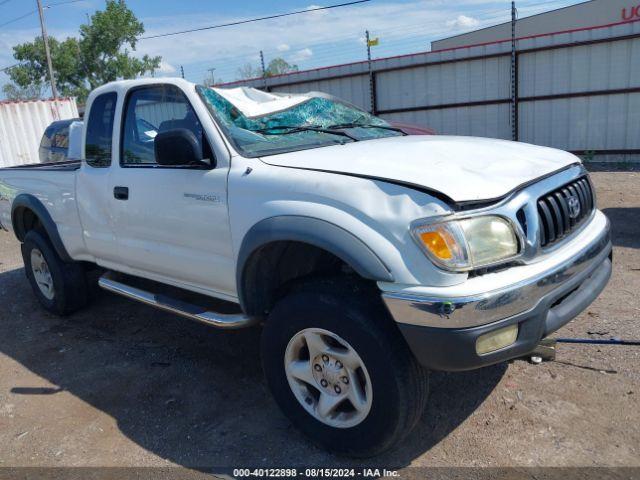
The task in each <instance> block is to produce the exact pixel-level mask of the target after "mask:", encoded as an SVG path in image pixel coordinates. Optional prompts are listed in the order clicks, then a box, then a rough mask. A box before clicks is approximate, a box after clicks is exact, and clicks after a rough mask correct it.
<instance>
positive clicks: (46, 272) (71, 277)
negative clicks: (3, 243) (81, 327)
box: [22, 230, 88, 316]
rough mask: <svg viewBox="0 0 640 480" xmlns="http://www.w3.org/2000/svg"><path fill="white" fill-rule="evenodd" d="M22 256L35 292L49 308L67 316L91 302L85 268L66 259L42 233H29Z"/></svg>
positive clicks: (43, 304) (39, 299) (44, 305)
mask: <svg viewBox="0 0 640 480" xmlns="http://www.w3.org/2000/svg"><path fill="white" fill-rule="evenodd" d="M22 259H23V261H24V269H25V273H26V275H27V278H28V279H29V283H30V284H31V288H32V289H33V293H34V294H35V296H36V297H37V298H38V301H39V302H40V304H41V305H42V306H43V307H44V309H45V310H47V311H49V312H51V313H54V314H56V315H61V316H64V315H69V314H71V313H73V312H75V311H77V310H79V309H80V308H82V307H84V306H85V305H86V304H87V301H88V289H87V280H86V278H85V272H84V268H83V267H82V265H80V264H79V263H75V262H74V263H65V262H64V261H62V260H61V259H60V257H59V256H58V254H57V253H56V251H55V250H54V249H53V247H52V246H51V243H50V242H49V239H48V238H46V237H45V236H44V235H43V234H42V233H40V232H37V231H35V230H31V231H29V232H27V234H26V236H25V238H24V242H23V243H22ZM43 262H44V263H43ZM36 275H38V279H36Z"/></svg>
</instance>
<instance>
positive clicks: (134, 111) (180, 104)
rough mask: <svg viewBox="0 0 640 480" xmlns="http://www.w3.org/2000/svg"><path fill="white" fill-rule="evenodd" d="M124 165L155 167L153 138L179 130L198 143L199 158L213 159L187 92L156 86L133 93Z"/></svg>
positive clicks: (125, 128) (127, 108)
mask: <svg viewBox="0 0 640 480" xmlns="http://www.w3.org/2000/svg"><path fill="white" fill-rule="evenodd" d="M124 115H125V116H124V126H123V139H122V155H121V160H120V162H121V164H122V165H125V166H138V165H147V166H148V165H156V157H155V146H154V139H155V138H156V135H158V134H159V133H163V132H166V131H169V130H174V129H178V128H184V129H187V130H190V131H191V132H192V133H193V134H194V135H195V137H196V139H197V141H198V148H199V149H200V152H199V153H200V155H201V157H200V158H203V159H208V160H209V163H211V159H212V158H213V156H212V154H211V147H210V146H209V142H208V141H207V139H206V137H205V134H204V130H203V129H202V125H201V124H200V121H199V120H198V117H197V116H196V113H195V112H194V111H193V108H192V107H191V104H190V103H189V100H188V99H187V97H186V96H185V95H184V93H183V92H182V91H181V90H180V89H179V88H178V87H175V86H173V85H154V86H151V87H143V88H138V89H135V90H133V91H132V92H131V93H130V94H129V96H128V97H127V101H126V105H125V114H124Z"/></svg>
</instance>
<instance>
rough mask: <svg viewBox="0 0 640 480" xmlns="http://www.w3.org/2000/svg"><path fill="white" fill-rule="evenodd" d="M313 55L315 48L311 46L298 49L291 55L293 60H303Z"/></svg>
mask: <svg viewBox="0 0 640 480" xmlns="http://www.w3.org/2000/svg"><path fill="white" fill-rule="evenodd" d="M311 57H313V50H311V49H310V48H303V49H302V50H298V51H297V52H295V53H294V54H293V55H291V61H293V62H303V61H305V60H308V59H310V58H311Z"/></svg>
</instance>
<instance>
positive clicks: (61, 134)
mask: <svg viewBox="0 0 640 480" xmlns="http://www.w3.org/2000/svg"><path fill="white" fill-rule="evenodd" d="M51 146H52V147H58V148H69V125H65V126H64V127H62V128H60V129H59V130H58V131H57V132H55V134H54V135H53V138H52V139H51Z"/></svg>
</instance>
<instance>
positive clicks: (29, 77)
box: [5, 0, 161, 103]
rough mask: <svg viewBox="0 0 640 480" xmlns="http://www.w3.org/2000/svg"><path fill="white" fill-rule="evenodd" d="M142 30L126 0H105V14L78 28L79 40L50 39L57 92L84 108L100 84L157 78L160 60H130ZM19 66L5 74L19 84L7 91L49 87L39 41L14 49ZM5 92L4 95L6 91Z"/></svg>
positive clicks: (93, 17) (94, 16)
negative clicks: (86, 100) (121, 80)
mask: <svg viewBox="0 0 640 480" xmlns="http://www.w3.org/2000/svg"><path fill="white" fill-rule="evenodd" d="M143 33H144V25H143V24H142V23H141V22H140V21H138V19H137V18H136V16H135V15H134V13H133V12H132V11H131V10H130V9H129V8H128V7H127V6H126V4H125V2H124V0H107V2H106V7H105V9H104V11H96V12H95V13H94V14H93V15H92V16H91V19H90V20H89V23H87V24H83V25H81V26H80V38H67V39H66V40H64V41H63V42H60V41H58V40H56V39H55V38H53V37H49V47H50V50H51V59H52V63H53V70H54V74H55V78H56V84H57V86H58V90H59V91H60V93H61V94H62V95H64V96H75V97H78V100H79V101H80V102H81V103H82V102H84V101H85V99H86V97H87V95H88V93H89V92H90V91H91V90H92V89H94V88H96V87H99V86H100V85H103V84H105V83H107V82H111V81H114V80H118V79H124V78H135V77H137V76H140V75H144V74H146V73H153V72H154V71H155V70H156V69H157V68H158V67H159V66H160V61H161V57H149V56H148V55H144V56H143V57H142V58H136V57H133V56H131V54H130V50H131V51H135V49H136V44H137V39H138V37H139V36H140V35H142V34H143ZM13 56H14V57H15V59H16V60H18V62H20V64H19V65H17V66H15V67H13V68H10V69H9V70H8V71H7V73H8V74H9V77H10V78H11V80H12V81H13V83H14V84H15V85H13V86H9V87H5V88H6V89H9V90H10V91H14V90H15V91H17V92H20V91H22V90H27V89H36V88H37V86H38V85H44V84H47V83H48V80H49V77H48V72H47V62H46V57H45V51H44V43H43V41H42V38H41V37H37V38H35V40H34V41H33V42H27V43H23V44H20V45H16V46H15V47H13ZM5 93H6V90H5Z"/></svg>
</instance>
